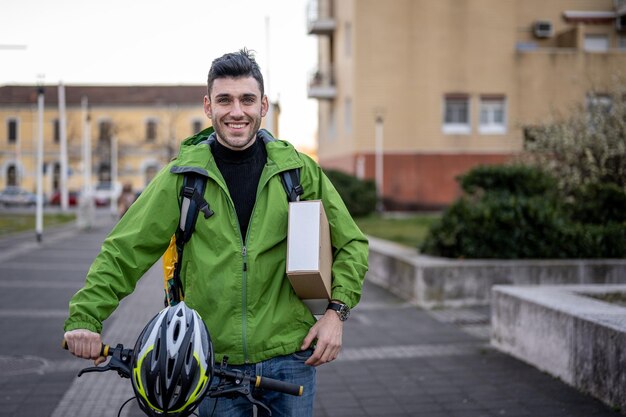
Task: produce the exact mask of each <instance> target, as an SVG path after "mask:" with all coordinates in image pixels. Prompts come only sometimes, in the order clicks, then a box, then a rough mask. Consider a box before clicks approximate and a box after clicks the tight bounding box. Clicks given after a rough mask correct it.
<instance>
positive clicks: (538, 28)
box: [533, 20, 553, 38]
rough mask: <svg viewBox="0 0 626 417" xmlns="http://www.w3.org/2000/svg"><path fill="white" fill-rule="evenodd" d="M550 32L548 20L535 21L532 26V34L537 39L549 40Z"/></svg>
mask: <svg viewBox="0 0 626 417" xmlns="http://www.w3.org/2000/svg"><path fill="white" fill-rule="evenodd" d="M552 32H553V28H552V22H550V21H548V20H537V21H536V22H535V23H534V25H533V33H534V34H535V37H537V38H549V37H551V36H552Z"/></svg>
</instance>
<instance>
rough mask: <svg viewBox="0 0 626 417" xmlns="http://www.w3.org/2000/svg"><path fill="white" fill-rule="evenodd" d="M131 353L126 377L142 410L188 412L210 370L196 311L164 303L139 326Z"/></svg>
mask: <svg viewBox="0 0 626 417" xmlns="http://www.w3.org/2000/svg"><path fill="white" fill-rule="evenodd" d="M133 352H134V357H133V360H132V373H131V381H132V385H133V390H134V391H135V396H136V397H137V401H138V402H139V406H140V408H141V409H142V410H143V412H144V413H146V414H147V415H149V416H151V417H157V416H158V417H185V416H188V415H189V414H191V413H192V412H193V410H194V409H195V408H196V407H197V406H198V404H199V403H200V401H201V400H202V398H203V397H204V394H205V393H206V391H207V389H208V387H209V383H210V381H211V377H212V375H213V346H212V344H211V337H210V335H209V332H208V330H207V328H206V326H205V324H204V322H203V321H202V319H201V318H200V315H199V314H198V313H197V312H196V311H194V310H193V309H191V308H189V307H187V306H186V305H185V303H184V302H180V303H178V304H176V305H174V306H169V307H166V308H165V309H163V310H162V311H161V312H160V313H158V314H157V315H156V316H154V318H152V320H150V322H149V323H148V324H147V325H146V327H145V328H144V329H143V331H142V332H141V334H140V335H139V338H138V339H137V343H136V344H135V349H134V350H133Z"/></svg>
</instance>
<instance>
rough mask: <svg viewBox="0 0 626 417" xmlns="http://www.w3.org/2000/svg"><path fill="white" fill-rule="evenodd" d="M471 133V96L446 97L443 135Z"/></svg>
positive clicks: (456, 95)
mask: <svg viewBox="0 0 626 417" xmlns="http://www.w3.org/2000/svg"><path fill="white" fill-rule="evenodd" d="M470 132H471V126H470V114H469V95H467V94H448V95H446V97H445V99H444V110H443V133H446V134H469V133H470Z"/></svg>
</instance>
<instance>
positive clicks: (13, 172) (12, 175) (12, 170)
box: [7, 164, 17, 186]
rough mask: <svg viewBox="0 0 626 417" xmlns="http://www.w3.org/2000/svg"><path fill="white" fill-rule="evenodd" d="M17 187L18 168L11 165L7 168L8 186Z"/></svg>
mask: <svg viewBox="0 0 626 417" xmlns="http://www.w3.org/2000/svg"><path fill="white" fill-rule="evenodd" d="M15 185H17V167H16V166H15V164H11V165H9V166H8V167H7V186H15Z"/></svg>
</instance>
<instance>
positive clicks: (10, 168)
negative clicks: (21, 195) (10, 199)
mask: <svg viewBox="0 0 626 417" xmlns="http://www.w3.org/2000/svg"><path fill="white" fill-rule="evenodd" d="M205 94H206V85H187V86H179V85H161V86H132V85H129V86H95V85H84V86H78V85H75V86H72V85H69V86H65V96H66V114H67V144H68V145H67V149H68V162H69V163H68V167H69V169H68V171H69V172H68V188H69V189H70V190H80V189H81V188H82V186H83V157H82V149H83V137H85V126H86V125H87V126H89V127H88V129H87V130H88V131H89V137H90V138H91V159H92V164H91V165H92V166H91V172H92V186H96V185H97V184H99V183H107V182H109V181H111V178H112V175H111V174H112V172H111V169H112V163H113V166H115V163H117V180H118V183H119V184H126V183H130V184H132V187H133V189H134V190H141V189H143V188H144V187H145V186H146V185H147V184H148V182H149V181H150V180H151V179H152V177H153V176H154V175H155V174H156V173H157V172H158V171H159V170H160V169H161V168H162V167H163V166H165V165H166V164H167V163H168V162H169V161H170V160H171V158H172V157H173V156H175V155H176V154H177V152H178V147H179V144H180V142H181V141H182V140H183V139H185V138H186V137H189V136H191V135H192V134H194V133H196V132H198V131H200V130H202V129H204V128H206V127H208V126H210V120H209V119H208V118H207V117H206V115H205V114H204V111H203V107H202V100H203V97H204V95H205ZM37 95H38V88H37V86H3V87H0V122H2V123H3V125H4V126H3V127H4V128H3V129H2V130H0V187H5V186H9V185H18V186H21V187H22V188H25V189H27V190H29V191H34V190H35V182H36V160H37V159H36V153H37V152H36V148H37V145H36V144H37V138H38V135H39V133H38V132H39V128H38V107H37ZM83 100H86V103H87V105H88V106H87V111H85V110H84V107H83ZM44 101H45V111H44V122H43V126H44V131H43V137H44V172H45V176H44V193H45V194H46V195H48V196H50V195H51V194H52V192H54V191H56V190H58V189H59V187H60V166H61V152H60V136H61V129H60V124H59V120H60V116H59V115H60V113H59V103H58V87H57V86H46V87H45V89H44ZM272 108H273V112H272V113H271V114H272V116H271V120H264V126H266V125H267V124H270V126H273V127H274V129H270V130H272V131H273V132H274V133H276V134H277V130H278V129H277V126H278V123H277V121H278V115H279V107H278V105H277V104H273V106H272ZM85 116H88V117H85ZM87 118H88V124H87V123H86V119H87ZM266 119H267V118H266ZM115 150H117V156H118V158H117V161H116V162H115V161H114V160H113V159H112V158H111V156H112V152H115Z"/></svg>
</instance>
